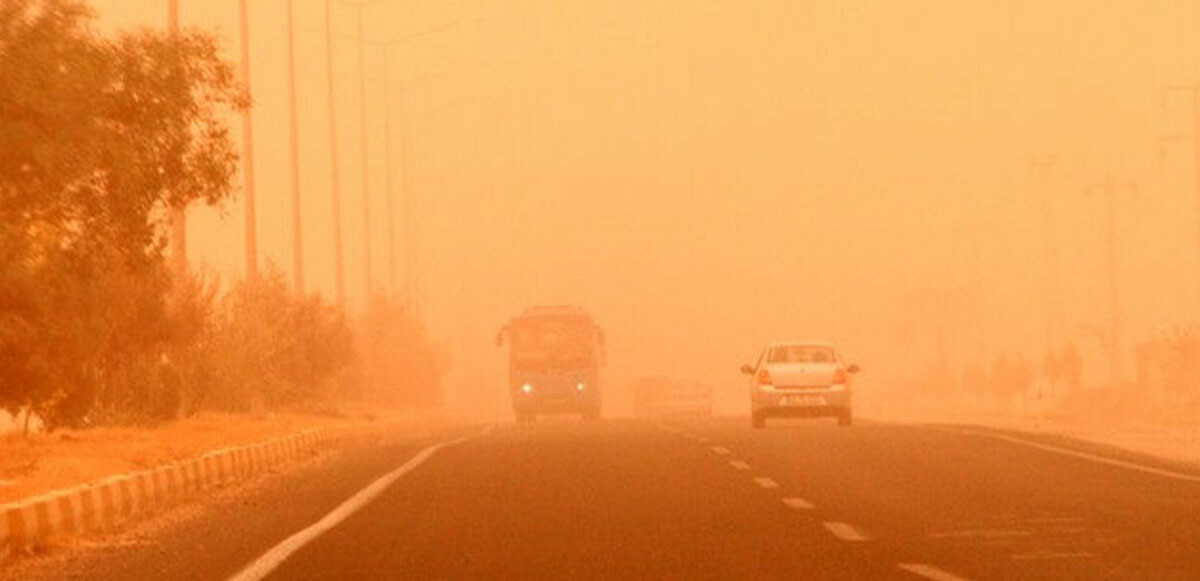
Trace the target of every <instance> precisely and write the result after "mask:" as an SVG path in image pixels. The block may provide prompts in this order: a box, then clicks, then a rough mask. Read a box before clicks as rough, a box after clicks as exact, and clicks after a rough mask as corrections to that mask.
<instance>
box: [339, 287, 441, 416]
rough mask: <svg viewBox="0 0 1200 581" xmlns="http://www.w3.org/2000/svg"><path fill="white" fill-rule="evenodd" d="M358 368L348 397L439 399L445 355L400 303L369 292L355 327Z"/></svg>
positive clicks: (422, 402)
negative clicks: (371, 294) (367, 304)
mask: <svg viewBox="0 0 1200 581" xmlns="http://www.w3.org/2000/svg"><path fill="white" fill-rule="evenodd" d="M357 331H358V332H357V335H358V341H357V344H358V346H359V360H358V369H356V370H354V371H353V372H352V373H354V374H355V375H356V379H357V382H356V383H355V384H354V385H353V387H352V389H353V390H354V391H355V392H357V393H353V394H352V397H355V398H361V399H363V400H366V401H371V402H377V403H382V404H388V405H401V406H411V407H432V406H436V405H439V404H441V403H442V397H443V393H442V385H441V378H442V375H443V373H444V371H445V368H446V366H447V357H446V355H445V353H444V352H442V351H440V350H439V349H437V347H436V346H435V345H434V343H433V342H432V341H431V340H430V338H429V336H428V334H427V333H426V331H425V327H424V325H423V324H422V323H421V321H420V320H419V319H418V318H417V317H416V316H415V315H414V314H413V313H411V312H410V311H409V310H407V309H406V308H405V307H404V306H403V305H401V304H399V303H398V302H396V301H394V300H392V299H388V298H386V297H383V296H378V295H377V296H375V297H373V299H372V300H371V303H370V305H369V306H368V309H367V312H366V314H365V315H364V316H363V317H362V319H361V321H360V323H359V325H358V329H357Z"/></svg>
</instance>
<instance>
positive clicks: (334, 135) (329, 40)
mask: <svg viewBox="0 0 1200 581" xmlns="http://www.w3.org/2000/svg"><path fill="white" fill-rule="evenodd" d="M325 79H326V81H327V82H328V85H327V90H328V99H329V179H330V187H329V191H330V195H331V196H332V198H333V200H332V201H333V212H332V214H333V263H334V277H335V279H336V280H337V304H338V306H339V307H342V308H345V306H346V278H345V272H346V268H345V257H344V256H343V252H342V186H341V169H340V165H339V163H338V131H337V101H336V99H335V97H336V94H335V93H334V90H333V87H334V84H335V83H334V78H333V0H325Z"/></svg>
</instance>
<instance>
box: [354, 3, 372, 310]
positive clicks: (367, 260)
mask: <svg viewBox="0 0 1200 581" xmlns="http://www.w3.org/2000/svg"><path fill="white" fill-rule="evenodd" d="M355 7H356V8H358V100H359V103H358V104H359V108H358V121H359V141H360V143H361V145H360V152H359V157H360V160H359V165H360V167H361V169H362V197H363V202H362V211H363V276H364V284H365V286H364V287H363V293H364V294H363V299H364V301H368V302H369V301H370V299H371V286H372V282H371V179H370V178H371V176H370V172H369V171H368V166H367V157H368V156H367V152H368V150H367V71H366V62H365V61H366V59H365V58H364V53H365V52H366V50H365V45H366V43H367V38H366V36H365V33H364V28H363V8H365V7H366V4H357V5H355Z"/></svg>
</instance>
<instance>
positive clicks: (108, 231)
mask: <svg viewBox="0 0 1200 581" xmlns="http://www.w3.org/2000/svg"><path fill="white" fill-rule="evenodd" d="M92 18H93V15H92V13H91V11H90V10H89V9H88V8H87V6H86V5H84V4H83V3H82V2H79V1H77V0H0V143H3V144H4V147H2V148H0V249H3V250H0V289H4V290H3V291H0V381H3V383H0V405H2V406H3V407H5V408H7V409H10V410H12V409H16V408H18V407H26V408H32V409H35V410H37V412H38V414H39V415H40V416H41V417H42V419H43V420H44V421H46V422H47V423H48V424H49V425H51V426H54V425H63V424H77V423H79V422H81V421H83V420H84V419H85V418H86V417H87V415H88V414H89V412H91V411H92V410H93V409H94V408H95V407H96V406H100V407H102V408H104V407H108V408H111V409H133V410H134V411H137V412H139V413H153V414H161V413H165V412H163V410H161V409H157V408H160V407H170V404H169V400H170V399H171V397H170V395H169V394H166V396H165V398H166V399H165V400H166V402H167V403H162V402H163V401H164V400H163V398H162V397H160V396H163V394H161V393H155V390H156V389H160V388H163V387H164V386H165V385H166V383H165V382H164V381H163V380H162V378H161V375H162V373H161V366H162V364H163V363H162V362H163V360H164V355H165V352H166V349H167V346H168V345H169V343H170V340H171V336H172V324H171V323H172V321H171V319H170V316H169V311H168V309H167V307H166V296H167V293H168V291H169V289H170V285H171V281H170V277H169V276H168V274H167V273H166V271H165V268H164V260H163V248H164V246H165V234H164V232H165V228H164V225H165V220H166V219H167V217H168V216H169V215H170V210H171V209H172V208H176V207H181V206H184V205H186V204H189V203H192V202H195V201H204V202H206V203H210V204H218V203H221V202H223V201H224V200H227V199H228V198H229V197H231V195H232V192H233V186H232V178H233V175H234V172H235V169H236V161H237V157H236V155H235V154H234V153H233V152H234V149H233V144H232V141H231V139H230V135H229V131H228V128H227V126H226V123H225V120H226V119H227V118H228V113H229V112H231V111H236V110H240V109H242V108H244V107H246V106H248V101H247V99H246V97H245V95H244V94H243V92H242V91H241V90H240V89H239V87H238V86H237V85H236V83H235V81H234V76H233V69H232V67H230V66H229V64H228V63H226V62H224V61H222V60H221V59H220V58H219V57H218V46H217V43H216V41H215V39H214V38H213V37H212V36H210V35H207V34H203V33H199V32H187V33H176V34H166V33H155V32H151V31H138V32H135V33H126V34H122V35H119V36H117V37H115V38H106V37H100V36H97V35H96V34H95V33H93V32H92V31H91V28H90V26H89V24H90V21H91V20H92ZM156 401H157V402H158V403H155V402H156ZM139 408H140V409H139ZM152 408H153V409H152Z"/></svg>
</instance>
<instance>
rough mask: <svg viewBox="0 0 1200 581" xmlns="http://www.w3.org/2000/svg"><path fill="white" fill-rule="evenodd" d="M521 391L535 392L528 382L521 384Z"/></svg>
mask: <svg viewBox="0 0 1200 581" xmlns="http://www.w3.org/2000/svg"><path fill="white" fill-rule="evenodd" d="M521 391H522V392H523V393H533V386H532V385H530V384H528V383H526V384H525V385H522V386H521Z"/></svg>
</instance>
